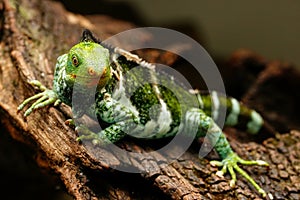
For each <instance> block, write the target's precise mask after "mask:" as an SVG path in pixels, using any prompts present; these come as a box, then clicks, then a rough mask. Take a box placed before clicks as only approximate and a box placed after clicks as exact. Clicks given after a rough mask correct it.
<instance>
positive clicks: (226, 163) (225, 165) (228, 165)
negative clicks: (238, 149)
mask: <svg viewBox="0 0 300 200" xmlns="http://www.w3.org/2000/svg"><path fill="white" fill-rule="evenodd" d="M238 163H241V164H243V165H261V166H269V164H268V163H267V162H265V161H262V160H243V159H241V158H240V157H239V156H238V155H237V154H235V153H233V152H232V153H230V154H229V155H228V156H227V158H225V159H223V160H222V161H216V160H214V161H210V164H211V165H212V166H218V167H222V169H221V170H220V171H218V172H217V175H218V176H220V177H223V175H224V174H225V173H226V172H227V170H228V171H229V173H230V175H231V178H232V179H231V180H230V186H231V187H234V186H235V183H236V174H235V171H237V172H238V173H239V174H241V175H242V176H243V177H245V178H246V179H247V181H248V182H249V183H250V184H251V185H253V186H254V188H255V189H256V190H257V191H258V192H259V193H260V194H261V195H262V196H263V197H266V195H267V193H266V192H265V191H264V190H263V189H262V188H261V187H260V186H259V185H258V184H257V183H256V182H255V181H254V180H253V178H251V177H250V176H249V175H248V174H247V172H245V171H244V170H243V169H241V168H240V167H239V166H238Z"/></svg>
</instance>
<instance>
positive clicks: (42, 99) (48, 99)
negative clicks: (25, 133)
mask: <svg viewBox="0 0 300 200" xmlns="http://www.w3.org/2000/svg"><path fill="white" fill-rule="evenodd" d="M29 83H30V84H31V85H32V86H36V87H38V88H39V90H41V91H42V92H41V93H38V94H36V95H34V96H32V97H29V98H28V99H26V100H25V101H23V102H22V103H21V104H20V105H19V107H18V111H21V110H22V109H23V108H24V107H25V106H26V105H27V104H28V103H29V102H31V101H33V100H36V99H37V100H36V102H34V103H33V104H32V105H31V106H30V107H29V108H28V109H27V110H26V111H25V113H24V116H25V117H27V116H28V115H30V113H32V112H33V111H34V110H36V109H39V108H42V107H45V106H47V105H50V104H53V103H54V106H56V105H58V104H59V103H61V101H60V99H58V96H57V94H56V93H55V92H54V91H53V90H49V89H47V88H46V87H45V86H44V85H43V84H42V83H41V82H39V81H37V80H33V81H31V82H29Z"/></svg>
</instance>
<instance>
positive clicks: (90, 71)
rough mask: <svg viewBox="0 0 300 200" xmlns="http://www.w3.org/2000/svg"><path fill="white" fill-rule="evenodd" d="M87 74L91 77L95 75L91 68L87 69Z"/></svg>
mask: <svg viewBox="0 0 300 200" xmlns="http://www.w3.org/2000/svg"><path fill="white" fill-rule="evenodd" d="M88 73H89V75H91V76H94V75H95V74H96V72H95V70H94V69H93V68H91V67H89V68H88Z"/></svg>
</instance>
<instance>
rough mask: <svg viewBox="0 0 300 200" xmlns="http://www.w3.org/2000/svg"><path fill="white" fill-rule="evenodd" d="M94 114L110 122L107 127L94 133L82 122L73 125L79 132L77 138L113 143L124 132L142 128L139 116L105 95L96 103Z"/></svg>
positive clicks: (98, 142)
mask: <svg viewBox="0 0 300 200" xmlns="http://www.w3.org/2000/svg"><path fill="white" fill-rule="evenodd" d="M96 107H97V109H96V115H97V117H98V118H101V119H102V120H103V121H105V122H108V123H110V124H111V125H110V126H108V127H107V128H105V129H103V130H101V131H99V132H98V133H94V132H93V131H91V130H89V129H88V128H87V126H85V125H83V124H79V125H75V126H76V128H75V130H76V131H77V132H78V133H79V134H80V136H79V137H78V138H77V140H85V139H88V140H92V142H93V143H94V144H100V145H103V144H108V143H114V142H117V141H119V140H120V139H122V138H123V137H124V136H126V134H128V133H130V134H132V133H134V132H138V131H140V130H142V129H143V126H142V125H141V124H140V123H139V118H138V117H137V116H136V115H135V114H134V113H133V112H132V111H131V110H130V109H128V108H127V107H126V106H124V105H122V104H120V103H119V102H117V101H115V100H114V99H112V98H110V96H109V95H108V96H106V97H105V98H104V99H103V100H102V101H100V102H99V103H97V106H96Z"/></svg>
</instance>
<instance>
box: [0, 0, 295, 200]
mask: <svg viewBox="0 0 300 200" xmlns="http://www.w3.org/2000/svg"><path fill="white" fill-rule="evenodd" d="M0 17H1V23H0V26H1V27H0V28H1V43H0V45H1V52H0V90H1V96H0V120H1V125H3V127H4V128H5V130H6V131H7V132H9V134H10V135H11V137H12V138H13V139H14V140H17V141H19V142H21V143H25V144H26V145H27V148H31V149H33V150H34V152H35V154H36V158H37V159H36V162H37V164H38V165H39V166H40V167H41V168H46V169H47V170H48V171H49V172H54V173H55V176H57V177H59V178H60V180H61V181H62V183H63V184H64V186H65V188H66V190H67V191H68V193H69V194H70V195H72V196H73V197H74V198H75V199H166V198H169V199H186V200H187V199H237V198H238V199H254V198H256V199H260V198H261V197H260V196H259V195H258V194H257V192H256V191H255V190H254V189H253V188H252V187H251V186H249V184H248V183H247V182H246V181H245V180H244V179H243V178H242V177H240V176H238V181H237V185H236V187H235V188H230V186H229V179H228V178H229V176H226V177H225V178H219V177H217V176H216V175H215V173H216V171H217V170H218V169H217V168H215V167H212V166H210V164H209V160H211V159H218V157H217V156H216V154H215V153H214V152H211V153H210V154H209V155H208V156H207V158H201V159H199V158H198V153H197V151H198V148H197V146H198V145H197V144H193V145H192V147H191V148H190V149H189V150H188V151H187V152H186V153H185V154H184V155H183V156H181V157H180V159H178V160H177V161H174V162H172V163H171V164H167V161H166V160H167V159H166V158H164V157H163V156H162V155H160V154H158V153H157V154H153V155H152V156H150V157H143V156H142V154H141V155H140V156H136V157H129V158H127V159H120V155H116V154H114V153H113V152H110V151H108V150H106V149H105V148H101V147H98V146H97V147H94V146H92V145H91V144H90V145H86V146H84V145H82V144H81V143H79V142H77V141H76V137H77V135H76V133H75V132H74V130H73V129H72V128H70V127H68V126H67V125H65V123H64V122H65V120H67V119H69V118H71V111H70V108H69V107H68V106H66V105H63V104H62V105H60V106H58V107H53V106H50V107H47V108H43V109H42V110H39V111H36V112H34V113H33V114H31V115H30V116H29V117H27V118H24V117H23V116H22V114H23V113H22V112H21V113H17V112H16V111H17V107H18V105H19V104H20V103H21V102H22V101H23V100H24V99H26V98H28V97H30V96H32V95H33V94H34V93H36V92H37V91H36V90H35V89H34V88H33V87H32V86H31V85H30V84H28V81H29V80H33V79H37V80H40V81H41V82H42V83H43V84H44V85H46V86H47V87H48V88H51V87H52V80H53V70H54V65H55V61H56V58H57V57H58V56H59V55H61V54H62V53H65V52H67V50H68V49H69V48H70V47H71V46H72V45H74V44H76V43H77V41H78V40H79V37H80V35H81V32H82V30H83V29H84V28H89V29H91V30H92V31H93V32H94V33H95V34H96V35H101V37H102V38H106V37H108V36H110V35H112V34H115V33H118V32H120V31H123V30H126V29H130V28H133V27H134V25H133V24H131V23H130V22H125V21H120V20H115V19H113V18H110V17H109V16H102V15H95V16H89V17H84V16H81V15H76V14H73V13H70V12H68V11H66V10H65V9H64V8H63V7H62V6H61V4H60V3H58V2H54V1H47V0H46V1H38V0H30V1H29V0H16V1H9V0H3V1H2V2H0ZM150 55H151V54H150ZM154 55H155V54H154ZM152 58H153V57H152ZM155 59H157V58H155ZM155 59H154V60H155ZM163 59H164V60H165V61H166V62H168V63H172V62H175V60H174V56H169V57H168V56H166V57H163ZM249 59H250V60H251V59H252V61H253V62H252V63H251V64H249V63H248V62H246V61H247V60H249ZM244 61H245V63H246V64H245V63H244ZM237 63H238V64H237ZM257 63H258V64H260V65H259V67H260V68H259V70H256V71H255V73H256V74H255V75H259V78H258V79H256V78H253V73H252V71H251V70H250V72H249V71H247V70H249V69H250V68H251V67H252V68H253V67H256V65H255V64H257ZM258 64H257V65H258ZM247 65H249V66H247ZM274 65H275V67H274ZM245 66H246V67H245ZM232 68H234V69H235V70H237V71H239V72H242V73H241V74H242V75H243V76H245V77H248V78H249V80H251V81H252V82H251V81H248V82H247V83H251V84H250V85H249V86H242V84H238V85H239V87H241V88H242V89H241V88H239V89H240V91H242V92H240V93H239V95H240V98H241V99H243V100H244V101H245V102H246V103H247V104H248V105H252V106H254V107H255V108H256V109H258V110H259V111H261V112H262V113H263V115H264V116H265V117H266V118H267V119H269V121H270V122H271V125H270V127H274V124H277V122H278V121H280V122H281V124H283V125H282V126H280V127H278V126H279V125H277V127H276V128H278V129H280V128H282V129H285V131H286V129H288V128H290V127H292V128H299V124H298V121H297V120H296V119H299V117H297V116H296V115H295V114H292V113H289V112H288V111H290V110H292V109H289V110H288V111H287V110H285V112H283V113H282V112H281V110H280V109H281V108H279V109H278V107H276V106H277V104H276V103H273V102H270V101H266V100H265V99H264V98H263V97H265V96H266V94H265V91H266V89H268V90H267V91H268V93H267V94H268V95H274V94H276V95H277V96H280V95H283V94H284V97H286V98H285V101H287V102H289V103H291V104H292V105H289V106H290V107H293V106H294V107H295V109H296V110H299V105H298V104H297V102H299V101H298V100H299V99H300V98H299V96H295V97H294V96H292V97H288V96H287V95H289V94H287V93H288V92H287V91H284V92H283V91H280V90H277V88H276V85H275V86H272V84H270V83H272V80H273V81H274V80H275V81H277V80H279V79H280V80H285V81H286V82H288V83H289V84H290V85H289V87H291V88H295V89H297V86H299V83H300V82H299V80H300V79H299V77H300V75H299V73H298V72H297V71H293V68H292V67H290V66H287V65H283V64H280V63H278V62H275V64H274V62H269V61H265V60H263V61H262V59H261V58H258V57H257V56H254V55H253V54H252V53H249V52H246V53H244V52H243V53H242V54H241V53H240V52H238V53H236V54H234V56H233V57H232V58H231V60H230V61H229V62H228V63H227V64H226V69H227V70H231V69H232ZM272 69H276V70H273V71H272ZM291 71H292V72H293V77H292V78H298V79H297V80H295V79H293V80H292V81H291V80H289V78H287V79H285V78H284V77H285V76H286V75H287V74H288V73H290V72H291ZM271 72H273V73H271ZM228 80H232V82H233V83H234V82H235V81H239V80H236V79H235V78H234V77H229V78H228ZM286 82H285V83H286ZM276 83H277V82H276ZM279 83H280V81H279ZM228 87H229V88H230V85H229V86H228ZM234 87H236V86H234ZM298 88H299V87H298ZM275 89H276V90H275ZM231 91H236V88H234V89H232V90H231ZM294 91H296V90H294ZM263 94H264V95H263ZM260 95H262V96H261V97H259V96H260ZM276 95H275V96H276ZM254 97H255V98H254ZM256 97H258V99H256ZM272 106H273V107H272ZM271 108H273V109H271ZM283 114H284V115H283ZM294 117H295V118H296V119H295V118H294ZM289 122H291V123H289ZM1 129H2V128H1ZM225 132H226V134H227V135H228V137H229V140H230V142H231V145H232V147H233V149H234V150H235V151H236V152H237V153H238V154H239V155H240V156H241V157H242V158H245V159H262V160H266V161H267V162H269V163H270V168H269V170H268V169H266V168H265V167H256V166H247V167H243V169H245V170H246V171H247V172H248V173H249V174H250V175H251V176H252V177H253V178H254V179H255V180H256V181H257V182H258V184H259V185H261V186H262V188H264V189H265V190H266V191H267V192H269V193H271V194H272V196H273V198H274V199H299V192H300V184H299V182H300V180H299V177H300V176H299V175H300V174H299V172H300V162H299V158H300V153H299V152H300V149H299V148H300V132H299V131H291V132H289V133H286V134H276V135H274V134H270V132H268V131H263V132H262V133H260V134H261V135H262V137H260V138H254V137H248V135H246V134H244V133H243V132H242V131H239V130H236V129H232V128H230V129H229V128H227V129H226V130H225ZM271 133H272V131H271ZM247 138H249V139H247ZM118 145H119V146H120V147H122V148H124V149H126V150H128V151H136V152H147V151H149V150H151V149H152V148H153V144H151V142H149V144H148V143H146V142H139V141H136V140H131V139H126V140H125V141H122V142H120V144H118ZM154 146H155V145H154ZM199 146H200V145H199ZM95 155H97V157H96V156H95ZM128 165H130V166H134V167H136V168H137V169H140V170H141V171H143V173H141V174H130V173H125V172H120V171H117V170H113V169H114V167H116V166H128Z"/></svg>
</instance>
